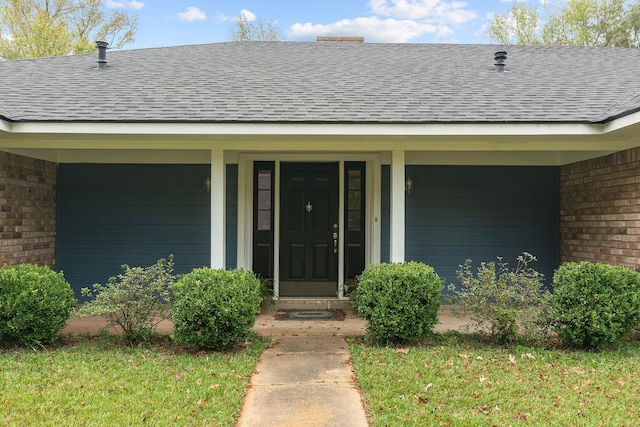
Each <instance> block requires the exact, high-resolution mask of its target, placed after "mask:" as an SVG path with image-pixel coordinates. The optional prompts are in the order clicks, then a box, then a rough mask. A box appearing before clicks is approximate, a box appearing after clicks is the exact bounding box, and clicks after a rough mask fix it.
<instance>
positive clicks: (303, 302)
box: [275, 298, 351, 310]
mask: <svg viewBox="0 0 640 427" xmlns="http://www.w3.org/2000/svg"><path fill="white" fill-rule="evenodd" d="M275 308H276V310H329V309H342V310H348V309H350V308H351V306H350V305H349V300H348V299H338V298H280V299H278V300H276V301H275Z"/></svg>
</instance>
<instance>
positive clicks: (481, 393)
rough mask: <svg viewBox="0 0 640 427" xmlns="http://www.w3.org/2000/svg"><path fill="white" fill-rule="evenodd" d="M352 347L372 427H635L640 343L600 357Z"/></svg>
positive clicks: (639, 415)
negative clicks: (540, 426)
mask: <svg viewBox="0 0 640 427" xmlns="http://www.w3.org/2000/svg"><path fill="white" fill-rule="evenodd" d="M435 341H439V342H435V343H433V344H431V345H429V346H424V347H411V348H408V349H392V348H376V347H368V346H365V345H357V344H352V345H350V347H349V348H350V352H351V355H352V358H353V366H354V371H355V374H356V377H357V381H358V385H359V386H360V388H361V389H362V392H363V395H364V399H365V402H366V406H367V413H368V415H369V418H370V420H371V425H372V426H423V425H429V426H494V425H495V426H531V425H545V426H552V425H556V426H601V425H603V426H636V425H638V423H639V422H640V392H639V390H640V343H639V342H637V341H636V342H627V343H624V344H623V345H622V346H621V347H620V348H618V349H615V350H614V349H611V350H606V351H602V352H600V353H589V352H574V351H569V350H546V349H542V348H532V347H512V348H501V347H496V346H491V345H485V344H481V343H479V342H477V341H474V340H472V339H470V338H469V337H465V336H463V335H457V334H450V335H445V336H440V337H439V338H437V339H436V340H435Z"/></svg>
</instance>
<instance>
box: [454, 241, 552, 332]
mask: <svg viewBox="0 0 640 427" xmlns="http://www.w3.org/2000/svg"><path fill="white" fill-rule="evenodd" d="M517 261H518V263H517V265H516V267H515V268H514V269H510V268H509V266H508V265H507V263H506V262H504V261H503V260H502V258H500V257H498V261H497V263H496V262H490V263H484V262H483V263H480V267H478V269H477V272H475V274H474V271H473V270H472V269H471V260H469V259H468V260H466V261H465V263H464V265H461V266H460V269H459V270H458V272H457V274H456V277H457V278H458V280H459V281H460V284H461V285H462V286H461V287H460V288H456V287H455V285H453V284H452V285H450V286H449V290H450V291H451V292H452V293H453V297H452V298H451V300H452V302H453V303H455V304H458V306H459V308H460V309H461V310H460V311H461V312H460V313H458V310H457V309H456V310H454V313H455V314H461V315H465V316H466V315H471V320H472V321H473V322H474V325H475V329H476V331H477V332H480V333H486V334H488V335H489V336H490V337H491V338H492V339H493V340H494V341H495V342H499V343H507V342H512V341H515V340H516V338H518V337H520V338H521V339H524V340H540V339H543V338H544V337H545V336H546V333H547V330H548V327H549V324H550V313H549V311H550V310H549V305H548V301H549V292H548V291H546V290H545V288H544V283H543V281H542V280H543V275H542V274H541V273H539V272H537V271H536V270H534V269H533V268H531V267H530V264H531V263H533V262H534V261H536V257H534V256H533V255H531V254H530V253H528V252H524V253H523V254H522V255H520V256H518V258H517Z"/></svg>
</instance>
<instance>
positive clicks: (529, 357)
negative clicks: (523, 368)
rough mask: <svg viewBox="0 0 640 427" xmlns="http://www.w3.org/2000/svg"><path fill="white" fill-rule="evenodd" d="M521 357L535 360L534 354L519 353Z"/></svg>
mask: <svg viewBox="0 0 640 427" xmlns="http://www.w3.org/2000/svg"><path fill="white" fill-rule="evenodd" d="M520 358H521V359H525V358H526V359H529V360H536V358H535V356H534V355H533V354H531V353H523V354H521V355H520Z"/></svg>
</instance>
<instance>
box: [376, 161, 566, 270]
mask: <svg viewBox="0 0 640 427" xmlns="http://www.w3.org/2000/svg"><path fill="white" fill-rule="evenodd" d="M406 173H407V175H408V176H411V178H412V179H413V182H414V189H413V191H412V192H411V194H408V195H407V198H406V222H407V231H406V259H407V260H416V261H421V262H424V263H427V264H429V265H432V266H433V267H434V269H435V270H436V272H437V273H438V274H439V275H440V276H441V277H443V278H445V280H446V283H452V282H453V283H457V280H456V278H455V273H456V271H457V269H458V266H459V265H460V264H462V263H464V261H465V259H467V258H469V259H471V260H472V261H473V263H474V265H479V264H480V262H482V261H485V262H491V261H495V260H496V257H497V256H501V257H503V259H504V260H505V261H506V262H507V263H508V264H509V265H511V266H514V265H515V258H516V257H517V256H518V255H520V254H521V253H522V252H523V251H527V252H530V253H532V254H533V255H535V256H536V257H537V258H538V262H537V263H535V264H534V265H533V267H534V268H535V269H536V270H538V271H540V272H541V273H543V274H544V275H545V277H546V278H547V279H550V278H551V277H552V274H553V270H554V269H555V268H557V266H558V263H559V215H560V211H559V185H560V180H559V169H558V168H555V167H502V166H501V167H489V166H407V168H406ZM383 217H384V215H383Z"/></svg>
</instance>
